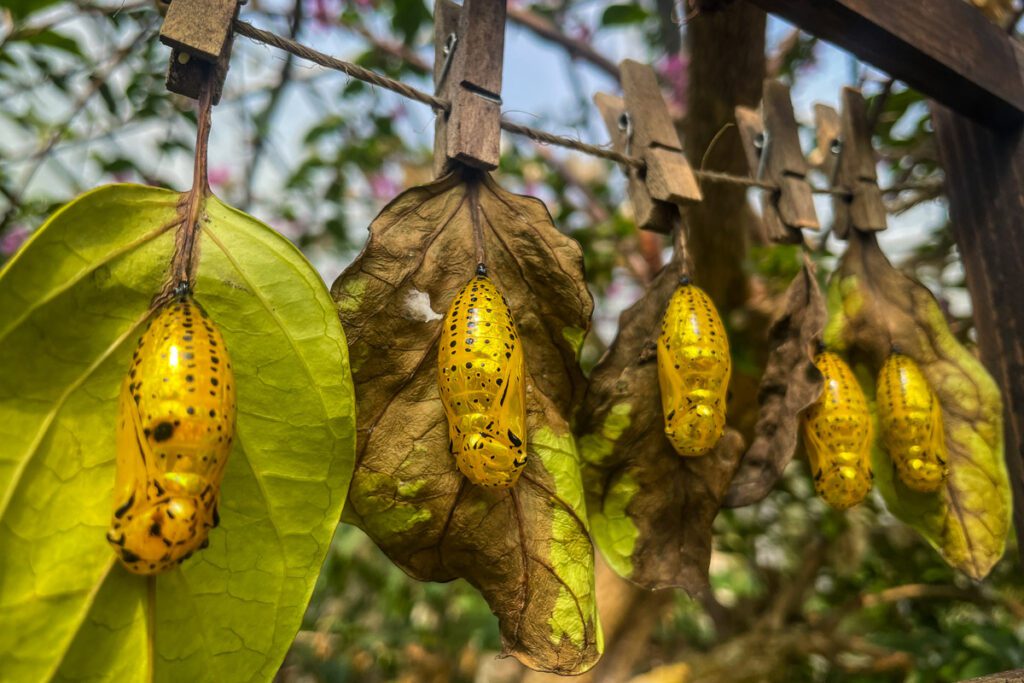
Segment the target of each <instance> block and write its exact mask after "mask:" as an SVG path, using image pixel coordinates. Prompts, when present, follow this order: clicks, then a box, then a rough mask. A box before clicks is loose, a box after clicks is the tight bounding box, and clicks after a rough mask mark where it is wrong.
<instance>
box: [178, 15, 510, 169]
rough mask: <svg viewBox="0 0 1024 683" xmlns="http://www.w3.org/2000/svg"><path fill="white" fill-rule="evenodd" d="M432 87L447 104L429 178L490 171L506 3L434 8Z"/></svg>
mask: <svg viewBox="0 0 1024 683" xmlns="http://www.w3.org/2000/svg"><path fill="white" fill-rule="evenodd" d="M175 1H177V0H175ZM434 34H435V40H434V42H435V49H434V86H435V90H436V93H437V95H438V97H442V98H444V99H446V100H448V101H449V102H450V103H451V111H449V112H448V113H447V115H444V114H439V115H438V117H437V123H436V126H435V133H434V174H435V175H441V174H442V173H444V172H445V171H446V170H447V169H449V168H450V167H451V165H452V164H453V163H460V164H465V165H467V166H472V167H474V168H479V169H483V170H491V169H495V168H497V167H498V160H499V158H500V155H501V68H502V59H503V56H504V48H505V0H463V3H462V6H461V7H459V5H456V4H455V3H454V2H451V1H450V0H438V2H437V3H436V4H435V5H434Z"/></svg>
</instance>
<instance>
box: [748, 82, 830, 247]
mask: <svg viewBox="0 0 1024 683" xmlns="http://www.w3.org/2000/svg"><path fill="white" fill-rule="evenodd" d="M736 125H737V127H738V128H739V132H740V139H741V140H742V142H743V149H744V151H745V152H746V154H747V165H748V166H749V168H750V174H751V175H752V176H754V177H755V178H756V179H758V180H763V181H767V182H769V183H771V184H772V185H775V186H776V187H777V188H778V189H777V190H765V191H764V193H763V194H762V200H761V216H762V219H763V220H764V223H765V229H766V230H767V232H768V237H769V239H771V240H772V241H773V242H781V243H787V244H796V243H799V242H801V241H802V240H803V235H802V234H801V233H800V230H802V229H805V228H807V229H812V230H817V229H818V228H819V227H821V226H820V224H819V223H818V215H817V213H816V212H815V210H814V199H813V196H812V195H811V185H810V183H809V182H808V181H807V172H808V171H809V170H810V165H809V164H808V163H807V159H806V158H804V154H803V151H801V149H800V135H799V131H798V130H797V125H796V116H794V114H793V103H792V101H791V100H790V98H789V88H788V87H786V86H785V85H783V84H782V83H780V82H778V81H775V80H771V79H769V80H766V81H765V82H764V90H763V95H762V100H761V111H760V113H758V112H756V111H754V110H752V109H749V108H747V107H736Z"/></svg>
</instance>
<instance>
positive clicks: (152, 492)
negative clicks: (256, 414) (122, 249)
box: [107, 294, 235, 574]
mask: <svg viewBox="0 0 1024 683" xmlns="http://www.w3.org/2000/svg"><path fill="white" fill-rule="evenodd" d="M234 385H235V380H234V374H233V373H232V370H231V361H230V359H229V357H228V354H227V349H225V348H224V339H223V337H222V336H221V333H220V331H219V330H218V329H217V326H216V325H214V323H213V322H212V321H211V320H210V318H209V317H208V316H207V314H206V312H205V311H204V310H203V308H202V307H201V306H200V305H199V304H198V303H196V302H195V301H194V300H193V299H192V297H191V296H190V295H188V294H181V295H178V296H176V297H175V298H174V299H173V300H172V301H170V302H169V303H167V304H166V305H164V306H163V308H161V309H160V310H159V311H158V312H157V313H156V315H155V316H154V317H153V319H152V320H151V321H150V323H149V325H148V327H147V328H146V331H145V332H144V333H143V335H142V338H141V339H139V345H138V348H137V349H136V350H135V354H134V355H133V357H132V363H131V368H130V370H129V372H128V376H127V377H125V380H124V383H123V384H122V387H121V399H120V405H119V413H118V424H117V479H116V482H115V488H114V514H113V517H112V518H111V522H110V529H109V531H108V532H107V540H108V541H109V542H110V544H111V545H112V546H113V548H114V551H115V552H116V553H117V555H118V557H119V558H120V560H121V564H123V565H124V566H125V567H126V568H127V569H128V570H129V571H131V572H134V573H136V574H158V573H160V572H162V571H165V570H167V569H169V568H171V567H173V566H175V565H176V564H179V563H181V562H183V561H184V560H186V559H188V558H189V557H191V555H192V553H194V552H195V551H196V550H199V549H202V548H205V547H206V546H207V543H208V540H207V534H208V533H209V530H210V529H211V528H213V527H215V526H217V524H218V522H219V521H220V520H219V517H218V514H217V501H218V498H219V494H220V483H221V478H222V476H223V474H224V466H225V465H226V464H227V459H228V454H229V453H230V451H231V442H232V440H233V436H234V431H235V386H234Z"/></svg>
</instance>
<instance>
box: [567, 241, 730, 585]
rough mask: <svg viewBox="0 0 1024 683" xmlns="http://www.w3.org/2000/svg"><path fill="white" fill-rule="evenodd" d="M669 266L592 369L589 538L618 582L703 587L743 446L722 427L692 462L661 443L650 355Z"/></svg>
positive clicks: (672, 272) (586, 429) (587, 447)
mask: <svg viewBox="0 0 1024 683" xmlns="http://www.w3.org/2000/svg"><path fill="white" fill-rule="evenodd" d="M679 275H680V266H679V263H678V261H673V262H672V263H670V264H669V265H668V266H666V267H665V268H664V269H663V270H662V272H661V273H659V274H658V276H657V277H656V278H655V279H654V282H653V283H652V284H651V286H650V288H649V289H648V291H647V293H646V294H645V295H644V297H643V298H642V299H640V300H639V301H638V302H637V303H635V304H634V305H633V306H632V307H630V308H629V309H628V310H626V311H625V312H624V313H623V314H622V316H621V318H620V320H619V335H618V337H617V338H616V339H615V342H614V343H613V344H612V346H611V347H610V348H609V350H608V352H607V354H605V356H604V358H602V359H601V362H600V363H598V365H597V367H595V368H594V371H593V373H592V374H591V378H590V388H589V389H588V391H587V395H586V397H585V399H584V404H583V408H582V410H581V411H580V422H579V428H578V430H577V432H578V434H580V439H579V445H580V452H581V455H582V456H583V461H584V471H583V477H584V486H585V488H586V492H587V507H588V510H589V511H590V515H591V517H590V519H591V528H592V532H593V535H594V540H595V541H596V542H597V544H598V546H599V547H600V548H601V551H602V553H603V554H604V556H605V558H606V559H607V560H608V562H609V564H610V565H611V566H612V567H613V568H614V569H615V570H616V571H617V572H618V573H619V574H621V575H622V576H624V577H626V578H628V579H630V580H631V581H633V582H635V583H637V584H638V585H640V586H643V587H645V588H650V589H656V588H664V587H669V586H681V587H682V588H685V589H686V590H687V591H688V592H689V593H691V594H699V593H701V592H703V591H704V590H706V589H707V586H708V564H709V562H710V558H711V524H712V522H713V521H714V518H715V515H717V514H718V509H719V507H720V505H721V500H722V497H723V496H724V495H725V492H726V489H727V488H728V486H729V481H730V480H731V479H732V476H733V473H734V472H735V470H736V466H737V464H738V463H739V458H740V454H741V453H742V451H743V440H742V438H741V437H740V436H739V434H738V433H737V432H735V431H733V430H731V429H730V430H727V431H726V433H725V435H724V436H723V437H722V439H721V440H720V441H719V443H718V445H717V446H716V447H715V449H714V450H713V451H712V452H710V453H708V454H707V455H704V456H702V457H698V458H683V457H680V456H679V455H678V454H676V452H675V450H674V449H673V448H672V445H671V444H670V443H669V441H668V439H667V438H666V437H665V426H664V417H663V415H662V407H661V398H660V394H659V392H658V364H657V361H656V358H655V354H654V352H653V350H652V349H653V348H654V345H655V343H656V339H657V334H658V330H659V327H660V322H661V317H662V315H663V314H664V311H665V306H666V305H667V304H668V300H669V298H670V297H671V296H672V292H673V291H674V290H675V288H676V285H677V284H678V279H679Z"/></svg>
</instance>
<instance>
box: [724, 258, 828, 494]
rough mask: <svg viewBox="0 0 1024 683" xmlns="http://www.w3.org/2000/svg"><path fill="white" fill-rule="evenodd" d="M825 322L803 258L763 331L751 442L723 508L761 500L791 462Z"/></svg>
mask: <svg viewBox="0 0 1024 683" xmlns="http://www.w3.org/2000/svg"><path fill="white" fill-rule="evenodd" d="M826 317H827V313H826V310H825V298H824V297H823V296H822V294H821V289H820V288H819V287H818V281H817V280H816V279H815V277H814V269H813V266H812V265H811V263H810V260H809V259H807V258H806V257H804V267H803V268H802V269H801V271H800V272H799V273H797V276H796V277H795V278H794V279H793V282H792V283H791V284H790V286H789V289H788V290H787V291H786V296H785V300H784V308H783V310H782V311H780V312H779V315H778V316H777V317H776V318H775V319H774V320H773V321H772V324H771V327H770V328H769V330H768V339H769V345H770V346H771V352H770V354H769V356H768V362H767V363H766V364H765V369H764V375H763V376H762V378H761V386H760V389H759V391H758V403H759V404H760V410H759V411H758V416H757V424H756V426H755V427H754V432H755V435H754V440H753V441H752V442H751V444H750V448H749V449H747V452H746V453H745V454H744V456H743V462H742V463H741V464H740V470H739V472H737V473H736V476H735V477H734V478H733V481H732V484H730V486H729V493H728V494H727V495H726V497H725V502H724V504H725V506H726V507H742V506H744V505H751V504H753V503H756V502H757V501H759V500H762V499H763V498H764V497H765V496H767V495H768V494H769V493H771V490H772V488H773V487H774V486H775V483H776V482H777V481H778V480H779V477H781V476H782V472H783V471H784V470H785V469H786V465H788V464H789V461H790V460H792V458H793V453H794V451H796V444H797V433H798V432H799V430H800V414H801V412H803V410H804V409H805V408H806V407H807V406H809V405H811V404H812V403H813V402H814V401H815V400H817V398H818V396H820V395H821V389H822V385H823V378H822V376H821V372H820V371H819V370H818V368H817V367H815V365H814V354H815V350H816V349H815V347H816V345H817V342H819V341H821V335H822V332H824V330H825V320H826Z"/></svg>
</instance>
